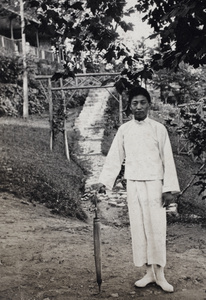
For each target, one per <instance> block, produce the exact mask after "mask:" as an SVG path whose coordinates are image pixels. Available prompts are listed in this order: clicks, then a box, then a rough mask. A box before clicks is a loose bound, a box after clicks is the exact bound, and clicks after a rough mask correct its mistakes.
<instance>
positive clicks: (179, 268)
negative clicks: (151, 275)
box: [0, 194, 206, 300]
mask: <svg viewBox="0 0 206 300" xmlns="http://www.w3.org/2000/svg"><path fill="white" fill-rule="evenodd" d="M0 207H1V214H0V223H1V229H0V231H1V246H0V252H1V258H0V270H1V285H0V299H1V300H10V299H11V300H43V299H44V300H52V299H55V300H66V299H67V300H68V299H71V300H73V299H82V300H94V299H112V298H117V299H121V300H128V299H146V300H147V299H158V300H159V299H160V300H163V299H165V300H169V299H176V300H177V299H178V300H180V299H185V300H186V299H191V300H193V299H198V300H203V299H206V230H205V229H204V228H202V227H201V226H199V225H192V224H191V225H183V224H173V225H170V226H169V227H168V241H167V248H168V264H167V268H166V273H167V278H168V280H169V281H170V282H171V283H172V284H174V287H175V293H173V294H166V293H164V292H163V291H162V290H161V289H160V288H159V287H157V286H155V285H154V284H152V285H150V286H148V287H146V288H144V289H137V288H135V287H134V285H133V284H134V281H135V280H136V279H138V278H139V277H140V276H141V275H142V274H143V272H144V270H137V269H136V268H135V267H134V266H133V263H132V253H131V240H130V231H129V227H115V226H114V225H113V226H109V225H108V224H109V223H110V224H112V222H113V224H114V216H117V215H120V214H119V213H120V211H121V210H122V208H117V207H111V206H107V204H102V208H101V209H104V210H105V211H106V210H107V211H108V214H107V216H108V217H107V220H105V219H104V222H103V223H104V224H102V269H103V270H102V273H103V274H102V277H103V283H102V292H101V294H97V292H98V287H97V284H96V278H95V270H94V257H93V238H92V218H91V217H90V218H89V221H88V223H82V222H79V221H76V220H71V219H65V218H61V217H59V216H55V215H52V214H51V213H50V212H49V211H48V209H46V208H45V207H44V206H41V205H38V204H37V205H36V206H34V205H33V204H31V203H27V202H26V200H24V199H16V198H15V197H14V196H12V195H9V194H1V195H0ZM90 216H92V214H91V215H90Z"/></svg>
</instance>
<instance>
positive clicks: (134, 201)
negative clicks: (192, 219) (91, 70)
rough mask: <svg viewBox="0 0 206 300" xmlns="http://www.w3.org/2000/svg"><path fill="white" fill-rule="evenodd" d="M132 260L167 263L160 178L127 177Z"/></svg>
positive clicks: (136, 263) (147, 262) (164, 212)
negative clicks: (139, 179)
mask: <svg viewBox="0 0 206 300" xmlns="http://www.w3.org/2000/svg"><path fill="white" fill-rule="evenodd" d="M127 201H128V210H129V218H130V228H131V236H132V250H133V260H134V264H135V266H137V267H141V266H143V265H145V264H149V265H150V264H158V265H160V266H162V267H164V266H165V264H166V209H165V208H163V207H162V181H161V180H157V181H134V180H127Z"/></svg>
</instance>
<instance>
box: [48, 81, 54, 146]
mask: <svg viewBox="0 0 206 300" xmlns="http://www.w3.org/2000/svg"><path fill="white" fill-rule="evenodd" d="M51 88H52V85H51V78H48V94H49V96H48V97H49V124H50V143H49V144H50V150H51V151H52V150H53V140H54V131H53V101H52V91H51Z"/></svg>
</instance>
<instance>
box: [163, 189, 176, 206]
mask: <svg viewBox="0 0 206 300" xmlns="http://www.w3.org/2000/svg"><path fill="white" fill-rule="evenodd" d="M172 202H174V197H173V195H172V193H171V192H166V193H163V194H162V206H163V207H167V206H169V205H170V204H171V203H172Z"/></svg>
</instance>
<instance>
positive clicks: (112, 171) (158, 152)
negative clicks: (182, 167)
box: [98, 86, 179, 292]
mask: <svg viewBox="0 0 206 300" xmlns="http://www.w3.org/2000/svg"><path fill="white" fill-rule="evenodd" d="M128 104H129V109H130V111H131V113H132V115H133V119H132V120H131V121H128V122H126V123H125V124H123V125H121V126H120V128H119V129H118V131H117V134H116V136H115V138H114V140H113V142H112V145H111V148H110V150H109V153H108V155H107V158H106V161H105V164H104V167H103V170H102V173H101V174H100V178H99V186H98V188H99V190H102V189H104V188H105V187H107V188H108V189H112V187H113V185H114V182H115V179H116V177H117V176H118V174H119V171H120V169H121V165H122V163H123V161H124V160H125V178H126V179H127V202H128V210H129V218H130V227H131V236H132V248H133V260H134V264H135V266H137V267H141V266H143V265H146V270H147V272H146V275H145V276H144V277H143V278H142V279H140V280H138V281H136V282H135V286H137V287H145V286H146V285H147V284H149V283H150V282H156V284H157V285H159V286H160V287H161V288H162V289H163V290H164V291H166V292H173V290H174V288H173V286H172V285H171V284H169V283H168V282H167V280H166V279H165V276H164V267H165V264H166V209H165V208H166V207H167V206H168V205H169V204H170V203H171V202H172V200H173V195H172V194H174V193H177V192H179V183H178V179H177V174H176V168H175V164H174V159H173V154H172V149H171V144H170V140H169V137H168V133H167V130H166V128H165V126H164V125H162V124H161V123H159V122H156V121H154V120H152V119H150V118H149V117H148V110H149V108H150V104H151V98H150V95H149V93H148V92H147V90H146V89H144V88H142V87H140V86H139V87H134V88H133V89H131V90H130V92H129V101H128Z"/></svg>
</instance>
